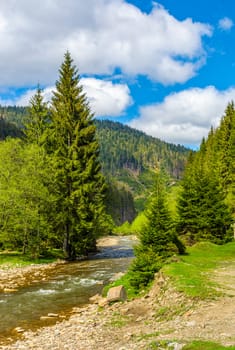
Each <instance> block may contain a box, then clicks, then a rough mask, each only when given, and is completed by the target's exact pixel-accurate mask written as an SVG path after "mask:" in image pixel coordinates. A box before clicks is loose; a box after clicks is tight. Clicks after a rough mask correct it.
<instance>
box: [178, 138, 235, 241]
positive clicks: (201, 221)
mask: <svg viewBox="0 0 235 350" xmlns="http://www.w3.org/2000/svg"><path fill="white" fill-rule="evenodd" d="M210 145H211V140H210V143H209V144H207V141H206V140H205V139H203V140H202V143H201V146H200V150H199V151H198V152H197V153H196V154H195V155H194V156H193V157H191V160H190V161H189V163H188V165H187V167H186V171H185V175H184V178H183V181H182V191H181V195H180V197H179V199H178V214H179V220H178V233H179V234H180V235H185V238H186V240H187V241H188V243H189V244H193V243H195V242H197V241H201V240H208V241H211V242H213V243H216V244H223V243H226V242H228V241H229V240H231V238H232V231H231V225H232V217H231V214H230V212H229V209H228V206H227V205H226V203H225V192H224V191H223V188H222V187H221V185H220V183H219V178H218V174H217V171H216V169H214V168H211V156H210V157H209V158H208V154H209V151H210V150H209V151H208V146H210Z"/></svg>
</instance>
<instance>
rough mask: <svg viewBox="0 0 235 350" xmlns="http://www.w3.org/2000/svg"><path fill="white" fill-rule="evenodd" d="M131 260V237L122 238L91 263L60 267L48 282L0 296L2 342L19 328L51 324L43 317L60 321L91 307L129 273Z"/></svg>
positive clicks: (69, 264)
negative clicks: (119, 277) (76, 310)
mask: <svg viewBox="0 0 235 350" xmlns="http://www.w3.org/2000/svg"><path fill="white" fill-rule="evenodd" d="M132 258H133V240H132V238H131V237H119V238H118V244H117V245H114V246H107V247H102V248H101V249H100V251H99V252H98V253H96V254H95V255H94V256H92V258H91V259H89V260H86V261H80V262H75V263H67V264H58V265H56V268H55V270H54V271H53V273H51V272H50V275H49V276H48V278H46V280H44V281H40V282H37V283H34V284H32V285H30V286H27V287H22V288H20V289H19V290H18V291H17V292H15V293H2V294H0V340H2V341H3V340H4V339H7V337H12V336H14V332H15V331H14V330H15V328H16V327H21V328H23V329H37V328H38V327H41V326H44V325H45V324H50V321H49V320H47V321H46V320H45V319H44V320H43V319H42V318H43V317H42V316H47V315H48V314H50V313H52V314H58V317H59V316H60V318H55V319H54V322H57V321H58V319H61V320H62V319H63V317H67V316H68V315H69V314H70V313H71V311H72V309H73V307H81V306H83V305H85V304H88V303H89V298H90V297H91V296H92V295H95V294H96V293H101V291H102V289H103V287H104V285H105V284H107V283H108V282H109V281H111V280H112V279H113V278H114V276H115V275H116V274H117V273H119V272H125V271H126V270H127V268H128V266H129V264H130V261H131V259H132ZM51 322H53V320H51Z"/></svg>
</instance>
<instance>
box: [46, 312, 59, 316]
mask: <svg viewBox="0 0 235 350" xmlns="http://www.w3.org/2000/svg"><path fill="white" fill-rule="evenodd" d="M47 316H48V317H58V316H59V315H58V314H54V313H52V312H50V313H49V314H48V315H47Z"/></svg>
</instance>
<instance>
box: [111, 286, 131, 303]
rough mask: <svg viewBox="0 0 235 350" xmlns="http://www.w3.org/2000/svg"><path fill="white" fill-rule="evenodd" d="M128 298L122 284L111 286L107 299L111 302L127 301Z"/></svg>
mask: <svg viewBox="0 0 235 350" xmlns="http://www.w3.org/2000/svg"><path fill="white" fill-rule="evenodd" d="M126 298H127V295H126V290H125V288H124V286H122V285H121V286H117V287H113V288H110V289H109V291H108V294H107V301H108V302H109V303H111V302H113V301H125V300H126Z"/></svg>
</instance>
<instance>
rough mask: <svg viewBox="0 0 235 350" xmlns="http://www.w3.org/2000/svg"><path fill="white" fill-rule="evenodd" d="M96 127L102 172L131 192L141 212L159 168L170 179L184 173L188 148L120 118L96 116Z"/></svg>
mask: <svg viewBox="0 0 235 350" xmlns="http://www.w3.org/2000/svg"><path fill="white" fill-rule="evenodd" d="M96 127H97V137H98V140H99V144H100V158H101V164H102V169H103V172H104V174H105V175H106V176H107V177H108V178H112V179H113V180H115V181H118V183H119V186H120V185H121V184H123V186H124V187H125V188H126V189H127V190H129V191H130V192H131V193H132V195H133V197H134V201H135V208H136V210H137V211H138V212H139V211H142V210H143V209H144V205H145V202H146V198H147V197H148V195H149V191H150V190H151V188H152V185H153V181H154V171H155V170H156V169H161V172H162V173H163V174H165V179H166V180H167V181H168V183H172V182H175V181H177V180H179V179H180V178H181V177H182V174H183V170H184V167H185V163H186V159H187V157H188V155H189V149H187V148H185V147H183V146H180V145H174V144H170V143H167V142H164V141H161V140H159V139H157V138H154V137H151V136H148V135H146V134H145V133H143V132H141V131H138V130H135V129H133V128H130V127H128V126H126V125H123V124H121V123H117V122H112V121H108V120H102V121H100V120H97V121H96Z"/></svg>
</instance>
